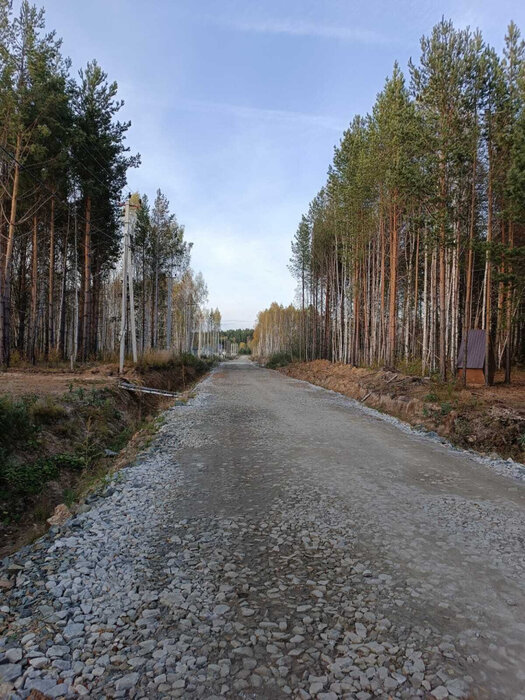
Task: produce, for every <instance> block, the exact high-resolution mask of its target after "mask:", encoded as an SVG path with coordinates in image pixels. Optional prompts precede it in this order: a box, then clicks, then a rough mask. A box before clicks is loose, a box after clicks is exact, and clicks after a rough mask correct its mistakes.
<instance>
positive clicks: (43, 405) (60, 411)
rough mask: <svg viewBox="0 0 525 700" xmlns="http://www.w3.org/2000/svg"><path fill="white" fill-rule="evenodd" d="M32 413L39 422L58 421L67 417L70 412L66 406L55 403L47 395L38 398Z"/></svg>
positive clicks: (31, 409) (31, 410)
mask: <svg viewBox="0 0 525 700" xmlns="http://www.w3.org/2000/svg"><path fill="white" fill-rule="evenodd" d="M30 412H31V415H32V416H33V418H34V420H35V422H37V423H56V422H57V421H59V420H61V419H62V418H66V417H67V415H68V413H67V410H66V409H65V408H64V406H61V405H60V404H58V403H55V401H53V399H52V398H50V397H49V396H47V397H46V398H43V399H38V401H36V402H35V403H34V404H33V405H32V406H31V408H30Z"/></svg>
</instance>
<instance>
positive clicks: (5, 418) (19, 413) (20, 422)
mask: <svg viewBox="0 0 525 700" xmlns="http://www.w3.org/2000/svg"><path fill="white" fill-rule="evenodd" d="M34 433H35V424H34V422H33V420H32V417H31V413H30V409H29V405H28V402H27V401H21V400H17V401H14V400H12V399H9V398H7V397H5V396H2V397H0V451H2V450H3V451H4V453H5V454H8V453H10V452H12V450H13V448H14V447H15V446H16V445H17V444H19V443H21V442H23V441H24V440H29V439H30V438H31V437H32V436H33V435H34Z"/></svg>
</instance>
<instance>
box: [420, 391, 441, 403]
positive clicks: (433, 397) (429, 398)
mask: <svg viewBox="0 0 525 700" xmlns="http://www.w3.org/2000/svg"><path fill="white" fill-rule="evenodd" d="M423 401H431V402H432V403H435V402H436V401H439V399H438V395H437V394H434V393H433V392H432V391H431V392H430V393H429V394H427V395H426V396H425V397H424V398H423Z"/></svg>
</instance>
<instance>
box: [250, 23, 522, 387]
mask: <svg viewBox="0 0 525 700" xmlns="http://www.w3.org/2000/svg"><path fill="white" fill-rule="evenodd" d="M420 51H421V52H420V56H419V59H418V60H413V61H412V60H411V61H410V63H409V66H408V73H407V76H405V75H404V74H403V72H402V70H401V68H400V66H399V65H398V64H397V63H396V64H395V65H394V67H393V71H392V74H391V75H390V76H389V77H388V78H387V79H386V82H385V84H384V86H383V89H382V90H381V92H379V94H378V95H377V99H376V101H375V103H374V105H373V107H372V109H371V112H370V113H369V114H366V115H364V116H359V115H358V116H355V117H354V118H353V120H352V122H351V124H350V126H349V127H348V129H347V130H346V131H345V132H344V134H343V136H342V138H341V140H340V143H339V144H338V145H337V146H336V147H335V149H334V155H333V161H332V163H331V164H330V166H329V168H328V174H327V179H326V184H325V185H324V187H323V188H322V189H321V190H320V191H319V192H318V194H317V195H316V196H315V197H314V199H313V200H312V202H311V203H310V205H309V207H308V210H307V212H306V213H305V214H304V215H303V216H302V218H301V221H300V223H299V226H298V229H297V232H296V234H295V236H294V238H293V242H292V258H291V264H290V270H291V272H292V274H293V275H294V276H295V278H296V279H297V281H298V302H297V305H296V306H290V307H287V308H285V307H283V306H280V305H278V304H273V305H272V307H271V308H269V309H266V310H265V311H263V312H261V313H260V314H259V317H258V324H257V327H256V329H255V335H254V343H255V345H256V347H257V352H258V353H259V354H260V355H263V356H269V355H270V354H272V353H275V352H287V353H290V354H291V355H293V356H294V357H296V358H299V359H303V360H311V359H316V358H323V359H329V360H332V361H335V362H342V363H348V364H353V365H363V366H365V365H384V366H389V367H395V366H396V364H397V363H401V362H402V363H404V364H405V366H407V365H411V366H412V367H414V368H417V371H418V372H420V373H422V374H424V375H425V374H431V373H433V374H435V375H436V376H439V377H440V378H441V380H446V379H447V377H449V376H451V375H452V376H453V375H454V374H455V372H456V368H457V364H458V351H459V346H460V342H461V339H462V338H463V337H464V336H466V335H467V334H466V331H467V329H471V328H472V329H483V330H485V331H486V332H485V334H484V337H485V351H486V356H487V357H489V356H493V357H494V358H495V363H496V365H497V367H498V368H499V369H502V370H504V372H505V381H506V382H509V381H510V379H511V368H512V367H513V366H514V365H515V364H517V363H523V361H524V360H525V303H524V292H525V109H524V107H525V45H524V42H523V40H522V39H521V36H520V31H519V29H518V27H517V26H516V25H515V24H514V23H512V22H511V23H510V24H509V26H508V31H507V34H506V36H505V41H504V48H503V52H502V54H501V55H499V54H498V52H497V51H496V50H495V49H494V48H492V47H491V46H489V45H488V44H487V43H486V42H485V41H484V39H483V37H482V35H481V33H480V32H479V31H471V30H470V29H457V28H455V27H454V26H453V24H452V22H450V21H447V20H445V19H443V20H442V21H441V22H440V23H439V24H437V25H436V26H435V27H434V28H433V29H432V32H431V33H430V34H429V35H428V36H424V37H423V38H422V39H421V43H420ZM467 337H468V336H467ZM464 352H465V353H466V352H467V348H466V346H465V348H464ZM492 353H493V355H492ZM489 354H490V355H489Z"/></svg>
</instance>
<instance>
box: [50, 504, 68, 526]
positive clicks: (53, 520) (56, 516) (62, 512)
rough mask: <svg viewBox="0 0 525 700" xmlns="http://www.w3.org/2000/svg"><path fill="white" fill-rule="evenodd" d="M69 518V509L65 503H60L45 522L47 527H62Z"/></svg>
mask: <svg viewBox="0 0 525 700" xmlns="http://www.w3.org/2000/svg"><path fill="white" fill-rule="evenodd" d="M70 517H71V511H70V510H69V508H68V507H67V506H66V504H65V503H60V504H59V505H58V506H57V507H56V508H55V510H54V511H53V515H52V516H51V517H50V518H48V519H47V520H46V522H47V524H48V525H51V527H52V526H53V525H58V526H60V525H63V524H64V523H65V522H66V520H68V519H69V518H70Z"/></svg>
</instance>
